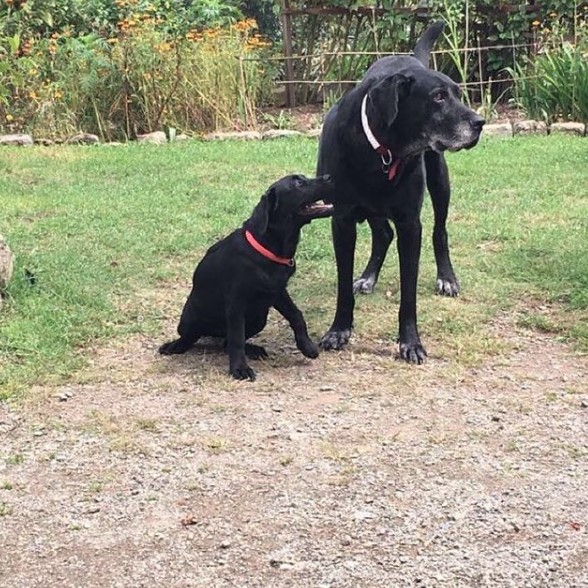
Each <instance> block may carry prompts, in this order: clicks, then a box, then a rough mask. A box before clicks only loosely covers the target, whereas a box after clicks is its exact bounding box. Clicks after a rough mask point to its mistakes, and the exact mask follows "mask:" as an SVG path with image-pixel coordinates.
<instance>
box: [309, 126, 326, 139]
mask: <svg viewBox="0 0 588 588" xmlns="http://www.w3.org/2000/svg"><path fill="white" fill-rule="evenodd" d="M322 132H323V129H322V128H319V129H310V130H309V131H306V133H305V135H306V136H307V137H310V138H317V139H318V138H319V137H320V136H321V133H322Z"/></svg>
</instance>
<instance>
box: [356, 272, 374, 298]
mask: <svg viewBox="0 0 588 588" xmlns="http://www.w3.org/2000/svg"><path fill="white" fill-rule="evenodd" d="M375 286H376V278H375V277H374V276H369V277H368V278H357V280H355V281H354V282H353V293H354V294H371V293H372V292H373V291H374V288H375Z"/></svg>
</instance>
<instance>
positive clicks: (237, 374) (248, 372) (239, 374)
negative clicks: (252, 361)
mask: <svg viewBox="0 0 588 588" xmlns="http://www.w3.org/2000/svg"><path fill="white" fill-rule="evenodd" d="M229 374H230V375H231V376H232V377H233V378H235V380H250V381H252V382H253V381H255V372H254V371H253V370H252V369H251V368H250V367H249V366H248V365H247V364H246V363H245V364H243V365H239V366H234V367H233V366H231V368H230V369H229Z"/></svg>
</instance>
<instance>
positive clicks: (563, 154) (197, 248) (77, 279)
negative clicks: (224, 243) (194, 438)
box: [0, 136, 588, 399]
mask: <svg viewBox="0 0 588 588" xmlns="http://www.w3.org/2000/svg"><path fill="white" fill-rule="evenodd" d="M316 148H317V146H316V141H314V140H309V139H302V138H301V139H289V140H280V141H268V142H256V143H240V142H217V143H197V142H194V143H188V144H174V145H169V146H165V147H156V146H149V145H130V146H127V147H120V148H106V147H95V148H83V147H55V148H31V149H20V150H19V149H8V148H5V149H2V150H1V151H0V210H2V216H1V218H0V234H3V235H4V236H5V237H6V239H7V240H8V242H9V244H10V246H11V248H12V249H13V251H14V252H15V253H16V267H15V277H14V279H13V281H12V282H11V284H10V289H9V298H8V300H7V302H6V304H5V306H4V310H3V311H2V314H1V315H0V399H1V398H7V397H10V396H13V395H15V394H17V393H20V392H23V391H25V390H26V389H27V388H28V387H30V385H32V384H34V383H46V382H55V381H62V380H63V379H64V378H67V377H68V376H70V375H71V374H72V373H73V372H74V371H75V370H76V369H77V368H79V367H80V366H82V365H83V364H84V362H85V361H86V360H87V356H88V354H89V351H88V347H89V345H91V344H93V343H94V342H100V341H104V340H105V339H107V338H110V337H115V336H124V335H127V334H130V333H136V332H148V333H159V331H160V330H161V321H162V320H163V319H165V318H166V317H168V316H170V314H171V313H173V315H177V313H179V311H180V306H181V300H180V301H179V298H178V294H177V286H176V290H175V293H173V294H169V290H170V286H171V285H172V284H173V285H175V284H178V283H180V284H182V287H183V285H186V286H187V284H188V283H189V279H190V275H191V272H192V270H193V267H194V264H195V263H196V261H198V259H199V257H200V256H201V255H202V253H203V251H204V250H205V249H206V248H207V247H208V246H209V245H210V244H211V243H212V242H213V241H214V240H216V239H217V238H219V237H221V236H222V235H225V234H226V233H228V232H229V231H230V230H232V229H233V228H234V227H236V226H238V225H240V224H241V222H242V221H243V220H244V219H245V218H246V217H247V216H248V215H249V213H250V210H251V209H252V207H253V206H254V204H255V203H256V202H257V201H258V199H259V197H260V195H261V194H262V193H263V192H264V190H265V189H266V188H267V186H268V185H269V184H270V183H271V182H272V181H274V180H275V179H277V178H278V177H280V176H282V175H284V174H287V173H292V172H303V173H306V174H309V175H311V174H312V173H313V170H314V165H315V159H316ZM448 160H449V165H450V170H451V174H452V181H453V200H452V207H451V213H450V223H449V230H450V239H451V243H452V253H453V261H454V265H455V267H456V271H457V273H458V275H459V277H460V280H461V283H462V289H463V295H462V296H461V297H460V298H459V299H456V300H446V299H442V298H440V297H437V296H435V295H434V294H433V285H434V281H435V269H434V263H433V256H432V247H431V243H430V233H431V224H432V223H431V220H432V219H431V217H432V215H431V207H430V203H429V201H428V200H427V202H426V204H425V210H424V211H423V221H424V225H425V233H424V234H425V240H424V246H423V255H422V262H421V274H420V286H419V288H420V294H419V315H420V316H419V321H420V326H421V331H422V335H423V338H424V339H425V344H426V346H427V347H428V348H429V351H430V352H431V351H433V352H435V351H436V352H437V353H440V352H441V351H440V347H443V349H444V351H443V352H444V353H447V354H449V355H450V356H453V357H455V358H459V357H467V354H468V349H470V348H472V346H473V347H474V348H476V349H478V350H481V352H482V353H483V352H484V345H485V343H484V341H485V339H484V329H485V325H486V324H487V322H488V320H489V319H491V318H492V317H493V316H495V315H496V314H497V313H499V312H501V311H503V310H505V309H508V308H511V307H513V306H515V305H517V306H521V304H522V305H523V308H524V309H526V313H525V315H524V320H525V322H526V323H527V324H529V325H532V326H537V327H539V328H542V329H546V330H551V331H555V332H558V333H560V334H562V335H564V336H566V337H570V338H573V339H574V340H575V341H577V342H578V343H579V344H580V345H581V346H582V347H584V348H588V321H587V320H586V319H587V318H588V141H586V140H585V139H580V138H572V137H556V136H552V137H537V138H520V139H512V140H508V141H500V140H488V141H485V142H483V143H482V144H481V145H479V146H478V147H477V148H476V149H474V150H472V151H468V152H463V153H457V154H450V155H449V156H448ZM367 235H368V232H367V227H364V226H362V227H361V229H360V239H359V247H358V264H363V263H364V262H365V260H366V259H367V253H368V251H369V239H368V238H367ZM298 261H299V264H298V265H299V272H298V273H297V275H296V276H295V278H294V280H293V282H292V287H291V290H292V292H293V295H294V297H295V298H296V300H297V301H298V302H299V304H300V306H301V308H302V309H303V310H304V312H305V314H306V316H307V320H308V322H309V324H310V327H311V332H312V333H313V334H315V335H317V334H320V333H321V332H322V331H323V330H324V329H326V328H327V327H328V326H329V322H330V319H331V318H332V313H333V310H334V303H335V270H334V260H333V253H332V246H331V244H330V228H329V223H328V221H317V222H315V223H313V224H312V225H311V226H309V227H307V228H306V229H305V231H304V236H303V240H302V242H301V246H300V248H299V252H298ZM25 269H27V270H29V271H31V272H33V273H34V274H35V276H36V283H35V284H34V285H31V284H29V282H28V281H27V279H26V278H25V271H24V270H25ZM360 269H361V268H360V267H359V265H358V267H357V269H356V273H357V272H358V271H359V270H360ZM397 276H398V271H397V260H396V254H395V251H394V249H392V250H391V253H390V255H389V258H388V260H387V263H386V266H385V268H384V271H383V272H382V276H381V282H380V285H379V288H378V290H377V292H376V294H374V296H371V297H362V298H361V299H360V300H359V302H358V305H357V313H356V327H357V331H358V333H361V334H362V335H363V336H366V337H375V338H379V339H381V338H386V337H390V338H391V339H392V338H393V336H394V334H395V331H396V310H397V306H396V303H397V298H398V294H397V280H398V278H397ZM387 290H391V291H392V294H391V296H389V297H387V296H385V295H384V294H385V292H386V291H387ZM185 293H187V291H186V292H185ZM181 296H183V291H182V292H181V294H180V298H181ZM547 303H549V304H551V303H553V304H554V307H555V310H554V312H551V313H549V314H548V315H547V316H546V315H545V313H543V314H541V313H539V314H536V313H535V312H534V311H533V308H535V307H536V306H537V305H542V304H547ZM178 304H179V305H180V306H178ZM169 334H170V335H171V333H169ZM441 341H442V342H443V346H441V345H440V342H441Z"/></svg>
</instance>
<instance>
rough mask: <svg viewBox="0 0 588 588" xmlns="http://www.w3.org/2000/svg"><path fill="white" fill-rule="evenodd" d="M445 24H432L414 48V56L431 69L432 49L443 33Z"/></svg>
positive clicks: (438, 22) (439, 21) (440, 22)
mask: <svg viewBox="0 0 588 588" xmlns="http://www.w3.org/2000/svg"><path fill="white" fill-rule="evenodd" d="M444 27H445V23H444V22H443V21H442V20H438V21H437V22H436V23H434V24H432V25H431V26H430V27H429V28H428V29H427V30H426V31H425V32H424V33H423V34H422V35H421V37H420V39H419V40H418V41H417V43H416V45H415V47H414V56H415V57H416V58H417V59H418V60H419V61H420V62H421V63H422V64H423V65H424V66H425V67H429V58H430V56H431V49H432V48H433V45H434V44H435V41H436V40H437V38H438V37H439V35H440V34H441V32H442V31H443V28H444Z"/></svg>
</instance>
